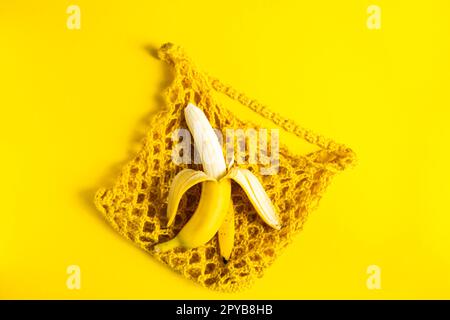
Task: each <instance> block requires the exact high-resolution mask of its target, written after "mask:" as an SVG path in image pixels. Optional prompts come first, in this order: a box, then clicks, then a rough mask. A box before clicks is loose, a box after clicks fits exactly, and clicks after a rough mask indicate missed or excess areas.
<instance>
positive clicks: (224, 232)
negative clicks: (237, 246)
mask: <svg viewBox="0 0 450 320" xmlns="http://www.w3.org/2000/svg"><path fill="white" fill-rule="evenodd" d="M234 233H235V229H234V208H233V203H230V206H229V208H228V213H227V215H226V217H225V220H224V221H223V223H222V225H221V226H220V229H219V248H220V255H221V256H222V259H223V262H224V263H227V262H228V260H230V256H231V252H232V251H233V246H234Z"/></svg>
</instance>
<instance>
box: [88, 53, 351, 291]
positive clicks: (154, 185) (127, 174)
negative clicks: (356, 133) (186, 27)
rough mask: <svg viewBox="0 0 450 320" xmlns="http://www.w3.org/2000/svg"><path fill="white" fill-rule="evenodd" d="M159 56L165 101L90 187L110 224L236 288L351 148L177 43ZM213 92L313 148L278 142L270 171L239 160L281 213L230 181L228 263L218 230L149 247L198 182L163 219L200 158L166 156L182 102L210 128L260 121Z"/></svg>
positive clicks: (260, 269)
mask: <svg viewBox="0 0 450 320" xmlns="http://www.w3.org/2000/svg"><path fill="white" fill-rule="evenodd" d="M158 56H159V58H160V59H161V60H162V61H164V62H166V63H167V64H168V65H169V66H170V67H171V70H172V71H173V81H172V82H171V84H170V85H169V86H168V87H167V88H166V89H165V91H164V92H163V98H164V108H163V110H161V111H160V112H159V113H158V114H156V115H154V116H153V117H152V119H151V121H150V126H149V129H148V131H147V133H146V135H145V137H144V139H143V140H142V145H141V146H140V151H139V152H137V154H136V155H135V156H134V158H133V159H132V160H130V161H129V162H128V163H127V164H126V165H125V166H124V167H123V168H122V169H121V172H120V175H119V177H118V178H117V180H116V181H115V183H114V184H113V186H112V187H111V188H101V189H99V190H98V191H97V193H96V195H95V205H96V207H97V208H98V209H99V210H100V212H101V213H102V214H103V215H104V217H105V218H106V220H107V221H108V222H109V223H110V224H111V225H112V226H113V228H114V229H115V230H116V231H117V232H119V233H120V234H122V235H123V236H124V237H126V238H127V239H129V240H131V241H133V242H134V243H135V244H136V245H138V246H139V247H141V248H142V249H144V250H145V251H147V252H148V253H149V254H151V255H152V256H154V257H155V258H156V259H158V260H159V261H161V262H163V263H165V264H167V265H168V266H170V267H171V268H172V269H173V270H176V271H177V272H179V273H181V274H182V275H184V276H185V277H186V278H188V279H192V280H194V281H196V282H198V283H200V284H201V285H203V286H205V287H208V288H211V289H215V290H220V291H237V290H241V289H243V288H245V287H248V286H249V285H251V284H252V283H253V282H254V280H255V279H256V278H259V277H261V276H262V275H263V273H264V270H265V269H266V267H268V266H269V265H271V264H272V262H273V261H274V260H275V259H276V257H277V256H278V255H279V254H280V252H281V251H282V250H283V248H285V247H286V246H287V245H288V244H289V243H290V242H291V240H292V238H293V236H294V235H295V234H297V233H298V232H299V231H300V230H301V229H302V226H303V223H304V222H305V219H306V217H307V215H308V213H309V212H310V211H311V210H312V209H314V208H315V207H316V206H317V204H318V201H319V200H320V198H321V196H322V193H323V192H324V190H325V188H326V186H327V185H328V184H329V182H330V179H331V177H332V176H333V175H334V174H335V173H337V172H339V171H342V170H344V169H345V168H347V167H349V166H350V165H352V164H353V163H354V160H355V155H354V153H353V151H352V150H351V149H349V148H348V147H346V146H345V145H342V144H339V143H336V142H334V141H332V140H330V139H327V138H324V137H322V136H319V135H317V134H315V133H312V132H311V131H309V130H306V129H304V128H302V127H299V126H298V125H296V124H295V123H294V122H293V121H291V120H289V119H284V118H283V117H281V116H280V115H278V114H277V113H275V112H272V111H271V110H270V109H268V108H267V107H265V106H263V105H261V104H260V103H258V102H257V101H255V100H252V99H250V98H248V97H247V96H246V95H244V94H242V93H239V92H237V91H236V90H234V89H233V88H231V87H230V86H227V85H225V84H223V83H222V82H220V81H219V80H217V79H215V78H213V77H210V76H208V75H207V74H206V73H203V72H201V71H200V70H198V69H197V68H196V66H195V65H194V64H193V63H192V61H191V60H190V59H189V58H188V57H187V56H186V54H185V52H184V51H183V49H182V48H180V47H179V46H176V45H173V44H165V45H163V46H162V47H161V48H160V49H159V50H158ZM217 94H225V95H226V96H228V97H229V98H231V99H233V100H235V101H237V102H239V103H240V104H241V105H242V106H245V107H248V108H250V109H251V110H253V111H254V112H256V113H258V114H259V115H261V116H262V117H264V118H266V119H269V120H270V121H271V122H272V123H273V124H275V125H277V126H278V127H280V128H282V129H284V130H286V131H288V132H290V133H293V134H294V135H296V136H297V137H299V138H301V139H304V140H305V141H307V142H309V143H311V144H314V145H316V146H317V147H318V151H314V152H311V153H308V154H307V155H298V154H294V153H292V152H291V151H289V149H288V148H287V147H286V146H284V145H282V144H281V145H279V171H278V173H277V174H275V175H260V174H259V167H258V165H257V164H248V163H247V164H243V165H241V167H243V168H246V169H249V170H251V171H252V172H253V173H254V174H256V175H257V176H258V178H259V179H260V181H261V182H262V185H263V186H264V188H265V190H266V192H267V194H268V196H269V197H270V199H271V200H272V202H273V204H274V207H275V209H276V211H277V212H278V214H279V216H280V220H281V224H282V228H281V230H274V229H272V228H270V227H269V226H267V225H266V224H265V223H264V222H263V221H262V220H261V219H260V218H259V216H258V214H257V213H256V211H255V209H254V208H253V206H252V205H251V203H250V201H249V200H248V198H247V196H246V195H245V193H244V191H243V190H242V189H241V188H240V187H239V186H238V185H237V184H235V183H234V182H233V185H232V202H233V205H234V209H235V229H236V234H235V246H234V249H233V252H232V255H231V257H230V260H229V262H228V263H227V264H224V263H223V261H222V259H221V256H220V254H219V250H218V240H217V236H216V237H214V238H213V239H211V240H210V241H209V242H208V243H206V244H205V245H204V246H202V247H198V248H195V249H189V250H187V249H184V248H177V249H173V250H170V251H168V252H165V253H155V252H154V251H153V246H154V245H155V244H157V243H159V242H164V241H167V240H169V239H171V238H173V237H175V236H176V235H177V233H178V232H179V231H180V230H181V228H182V227H183V225H184V224H185V223H186V222H187V221H188V220H189V218H190V216H191V215H192V214H193V212H194V211H195V209H196V206H197V204H198V200H199V198H200V192H201V187H200V186H199V185H197V186H194V187H193V188H191V189H189V190H188V192H187V193H186V194H185V195H184V196H183V199H182V201H181V202H180V205H179V209H178V213H177V216H176V220H175V223H174V224H173V225H172V226H171V227H169V228H167V227H166V223H167V219H166V208H167V197H168V192H169V187H170V183H171V181H172V179H173V178H174V176H175V175H176V174H177V173H178V172H179V171H181V170H183V169H185V168H187V167H190V168H193V169H195V170H201V166H200V165H194V164H192V165H184V164H181V165H179V164H178V165H177V164H175V163H174V162H173V161H172V147H173V141H172V133H173V131H174V130H175V129H177V128H187V125H186V122H185V119H184V113H183V111H184V107H185V106H186V105H187V103H188V102H192V103H194V104H195V105H197V106H198V107H199V108H201V109H203V111H204V112H205V114H206V116H207V118H208V119H209V121H210V123H211V125H212V127H213V128H217V129H219V130H225V129H226V128H236V129H242V128H248V127H251V128H255V129H256V130H258V128H260V126H258V125H257V124H254V123H251V122H248V121H245V122H244V121H243V120H241V119H240V118H239V117H237V116H236V115H234V114H233V113H231V112H230V111H229V110H227V109H226V108H224V107H222V105H221V104H220V103H219V102H218V99H217ZM270 144H271V141H270V136H269V137H268V145H270ZM259 151H261V152H262V154H264V152H265V151H264V150H259Z"/></svg>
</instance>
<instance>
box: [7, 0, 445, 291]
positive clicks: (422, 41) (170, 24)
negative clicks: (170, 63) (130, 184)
mask: <svg viewBox="0 0 450 320" xmlns="http://www.w3.org/2000/svg"><path fill="white" fill-rule="evenodd" d="M70 4H77V5H79V7H80V9H81V30H69V29H67V28H66V19H67V17H68V15H67V14H66V9H67V6H68V5H70ZM370 4H377V5H379V6H380V7H381V9H382V17H381V18H382V25H381V30H369V29H368V28H367V27H366V19H367V16H368V15H367V12H366V10H367V7H368V6H369V5H370ZM449 13H450V6H449V3H448V2H447V1H444V0H442V1H429V0H427V1H373V2H371V1H360V0H353V1H329V2H328V3H327V2H322V1H308V2H306V1H305V2H303V3H300V1H290V2H287V1H248V2H245V3H244V1H226V2H219V1H139V2H138V1H136V2H133V1H84V0H76V1H73V2H67V1H22V2H20V1H12V0H4V1H1V2H0V39H1V41H0V43H1V44H0V74H1V76H0V85H1V89H0V107H1V117H0V141H1V144H0V148H1V152H2V153H1V155H2V156H1V159H0V165H1V169H2V178H1V189H0V194H1V215H0V298H127V299H128V298H130V299H131V298H159V299H165V298H176V299H184V298H189V299H196V298H207V299H208V298H213V299H215V298H224V299H227V298H268V299H272V298H273V299H278V298H326V299H327V298H363V299H367V298H369V299H371V298H375V299H380V298H388V299H390V298H450V274H449V271H450V250H449V249H450V239H449V237H450V236H449V227H450V210H449V209H450V208H449V204H448V196H449V195H450V192H449V191H450V187H449V181H450V174H449V171H448V162H449V154H450V152H449V151H448V147H449V140H448V139H449V138H450V134H449V130H448V120H449V106H450V101H449V100H450V99H449V97H450V93H449V92H450V90H449V74H450V73H449V71H450V68H449V60H450V59H449V58H450V42H449V39H450V19H449ZM167 41H171V42H174V43H177V44H180V45H182V46H184V47H185V48H186V50H187V51H188V52H189V53H190V55H191V56H192V57H193V58H194V60H195V61H196V62H197V64H198V65H199V66H200V67H201V68H202V69H203V70H207V71H208V72H209V73H210V74H213V75H215V76H216V77H218V78H220V79H222V80H223V81H225V82H228V83H231V84H233V85H234V87H236V88H238V89H240V90H243V91H245V92H247V93H248V94H249V95H250V96H253V97H257V98H258V99H259V100H260V101H262V102H264V103H265V104H267V105H269V106H271V107H272V108H273V109H276V110H278V111H279V112H280V113H282V114H283V115H285V116H287V117H290V118H293V119H295V120H296V121H297V122H298V123H301V124H302V125H303V126H305V127H308V128H311V129H313V130H315V131H317V132H320V133H322V134H324V135H327V136H330V137H332V138H334V139H336V140H338V141H341V142H344V143H346V144H348V145H349V146H351V147H352V148H353V149H354V150H355V151H356V152H357V154H358V158H359V163H358V165H357V166H356V167H355V168H354V169H351V170H348V171H345V172H344V173H342V174H340V175H338V176H337V177H336V178H334V180H333V182H332V184H331V186H330V187H329V189H328V190H327V192H326V193H325V196H324V198H323V199H322V201H321V204H320V206H319V209H318V210H317V211H315V212H314V213H313V214H312V215H311V216H310V218H309V220H308V221H307V223H306V225H305V229H304V231H303V232H302V233H301V234H300V235H299V236H298V237H297V238H296V239H295V241H294V243H293V244H292V245H291V246H290V247H289V248H288V249H287V250H286V251H285V252H284V254H283V255H282V256H281V257H279V259H278V260H277V261H276V262H275V264H274V265H273V266H272V267H270V268H269V269H268V270H267V272H266V275H265V276H264V277H263V278H262V279H259V281H257V282H256V284H255V285H254V286H253V287H252V288H251V289H249V290H246V291H244V292H241V293H237V294H223V293H217V292H212V291H209V290H207V289H204V288H202V287H199V286H198V285H195V284H193V283H192V282H190V281H188V280H185V279H183V278H182V277H181V276H179V275H177V274H175V273H174V272H172V271H171V270H169V269H168V268H166V267H165V266H163V265H161V264H159V263H157V262H155V261H154V260H153V259H152V258H151V257H150V256H148V255H147V254H145V253H144V252H143V251H141V250H139V249H137V248H136V247H134V246H133V245H132V244H131V243H129V242H127V241H126V240H124V239H123V238H121V237H120V236H119V235H117V234H116V233H115V232H114V231H113V230H112V228H110V227H109V226H108V225H107V224H106V223H105V222H104V221H103V220H102V218H101V217H100V215H99V214H98V213H97V211H96V210H95V208H94V207H93V204H92V196H93V192H94V190H95V189H96V188H97V187H98V186H100V185H105V183H106V181H107V180H108V179H106V178H105V177H108V176H109V175H110V173H111V171H112V169H111V167H114V166H116V167H120V164H121V163H122V162H123V161H126V160H127V159H128V158H129V157H130V154H129V150H130V146H131V145H132V141H134V140H135V138H136V135H139V132H137V131H138V130H137V129H136V128H139V126H140V123H142V120H143V119H145V117H146V116H147V115H148V114H149V112H150V111H152V110H153V109H154V108H155V105H156V104H155V101H154V98H153V97H154V95H155V94H156V93H158V91H159V85H160V83H161V81H162V80H163V79H164V72H163V71H164V69H163V65H162V64H161V62H160V61H158V60H156V59H155V58H154V57H152V56H151V54H149V52H148V51H149V50H148V48H152V47H153V48H154V47H158V46H159V45H160V44H162V43H164V42H167ZM71 264H76V265H79V266H80V268H81V277H82V278H81V281H82V284H81V285H82V288H81V290H73V291H71V290H68V289H67V288H66V278H67V274H66V268H67V266H68V265H71ZM372 264H375V265H378V266H379V267H380V268H381V271H382V274H381V285H382V289H381V290H368V289H367V287H366V279H367V274H366V269H367V266H369V265H372Z"/></svg>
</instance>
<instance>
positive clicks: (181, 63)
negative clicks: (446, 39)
mask: <svg viewBox="0 0 450 320" xmlns="http://www.w3.org/2000/svg"><path fill="white" fill-rule="evenodd" d="M158 56H159V58H160V59H161V60H163V61H166V62H167V63H169V65H171V66H172V67H174V68H175V69H178V72H182V70H184V69H185V68H186V67H187V66H188V67H189V68H192V69H195V68H194V67H193V62H192V61H191V60H190V59H189V57H188V56H187V55H186V53H185V51H184V50H183V49H182V48H181V47H180V46H177V45H174V44H172V43H166V44H164V45H162V46H161V48H160V49H159V50H158ZM206 77H207V79H206V82H209V84H210V86H211V87H212V88H213V89H214V90H215V91H217V92H220V93H223V94H225V95H226V96H228V97H229V98H231V99H232V100H235V101H237V102H239V103H240V104H241V105H243V106H245V107H248V108H249V109H251V110H253V111H254V112H256V113H258V114H259V115H261V116H262V117H264V118H266V119H268V120H270V121H271V122H272V123H274V124H275V125H276V126H279V127H280V128H282V129H284V130H286V131H287V132H290V133H292V134H294V135H295V136H297V137H299V138H301V139H304V140H305V141H307V142H309V143H311V144H313V145H316V146H318V147H319V148H321V149H322V150H326V151H327V152H328V154H330V155H332V157H331V159H328V161H326V163H320V162H316V161H315V160H317V159H314V158H312V159H311V158H309V159H308V160H311V161H313V162H315V164H316V165H319V166H321V165H323V166H324V167H326V169H327V170H330V171H341V170H343V169H345V168H347V167H349V166H351V165H353V164H354V163H355V161H356V155H355V153H354V152H353V150H351V149H350V148H348V147H347V146H345V145H344V144H340V143H337V142H335V141H334V140H332V139H328V138H325V137H323V136H321V135H319V134H317V133H314V132H312V131H310V130H308V129H305V128H303V127H301V126H299V125H298V124H296V123H295V122H294V121H293V120H291V119H287V118H284V117H283V116H281V115H280V114H279V113H276V112H273V111H271V110H270V109H269V108H268V107H267V106H265V105H263V104H261V103H259V102H258V101H257V100H255V99H250V98H249V97H247V95H245V94H244V93H241V92H238V91H237V90H235V89H234V88H233V87H231V86H229V85H226V84H224V83H222V82H221V81H220V80H219V79H217V78H214V77H212V76H206ZM313 155H314V156H317V157H319V154H317V153H316V154H313Z"/></svg>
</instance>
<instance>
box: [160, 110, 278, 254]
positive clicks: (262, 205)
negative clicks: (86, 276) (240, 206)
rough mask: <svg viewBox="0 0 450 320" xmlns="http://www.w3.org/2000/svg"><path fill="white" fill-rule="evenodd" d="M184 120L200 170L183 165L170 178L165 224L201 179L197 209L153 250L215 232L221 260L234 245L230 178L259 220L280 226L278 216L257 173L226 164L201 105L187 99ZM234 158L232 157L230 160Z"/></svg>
mask: <svg viewBox="0 0 450 320" xmlns="http://www.w3.org/2000/svg"><path fill="white" fill-rule="evenodd" d="M184 113H185V118H186V123H187V125H188V127H189V130H190V132H191V133H192V135H193V137H194V144H195V147H196V149H197V151H198V152H199V155H200V159H201V162H202V167H203V170H204V172H203V171H195V170H192V169H184V170H182V171H181V172H179V173H178V174H177V175H176V176H175V178H174V179H173V180H172V183H171V186H170V190H169V196H168V206H167V218H168V223H167V224H168V226H170V225H172V223H173V221H174V218H175V216H176V213H177V210H178V205H179V203H180V200H181V198H182V197H183V194H184V193H185V192H186V191H187V190H188V189H189V188H191V187H193V186H194V185H196V184H198V183H201V184H202V192H201V195H200V201H199V204H198V207H197V209H196V210H195V212H194V214H193V215H192V217H191V219H190V220H189V221H188V222H187V223H186V225H185V226H184V227H183V228H182V229H181V231H180V232H179V233H178V234H177V236H176V237H175V238H173V239H171V240H169V241H167V242H163V243H159V244H157V245H155V247H154V250H155V251H156V252H165V251H168V250H171V249H174V248H177V247H184V248H188V249H191V248H196V247H199V246H202V245H204V244H205V243H207V242H208V241H210V240H211V239H212V238H213V237H214V236H215V234H216V233H218V239H219V246H220V253H221V256H222V258H223V259H224V262H227V261H228V260H229V259H230V256H231V253H232V250H233V245H234V233H235V229H234V208H233V204H232V201H231V181H232V180H233V181H235V182H237V183H238V185H239V186H240V187H241V188H242V189H243V190H244V191H245V193H246V195H247V196H248V198H249V199H250V202H251V203H252V205H253V206H254V208H255V209H256V212H258V214H259V215H260V217H261V218H262V220H263V221H264V222H265V223H267V224H268V225H269V226H271V227H272V228H274V229H278V230H279V229H280V228H281V225H280V222H279V217H278V215H277V214H276V212H275V209H274V207H273V205H272V202H271V201H270V198H269V197H268V195H267V193H266V192H265V190H264V188H263V186H262V185H261V183H260V181H259V180H258V178H256V176H254V175H253V173H251V172H250V171H249V170H246V169H242V168H238V167H234V168H231V169H230V167H231V165H232V163H230V164H229V166H228V168H227V165H226V163H225V158H224V156H223V153H222V148H221V146H220V143H219V140H218V139H217V136H216V134H215V132H214V130H213V128H212V127H211V124H210V123H209V121H208V119H207V118H206V115H205V114H204V113H203V111H202V110H201V109H199V108H198V107H196V106H194V105H193V104H191V103H189V104H188V105H187V107H186V108H185V110H184ZM232 161H233V160H232Z"/></svg>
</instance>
